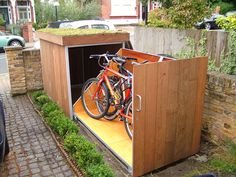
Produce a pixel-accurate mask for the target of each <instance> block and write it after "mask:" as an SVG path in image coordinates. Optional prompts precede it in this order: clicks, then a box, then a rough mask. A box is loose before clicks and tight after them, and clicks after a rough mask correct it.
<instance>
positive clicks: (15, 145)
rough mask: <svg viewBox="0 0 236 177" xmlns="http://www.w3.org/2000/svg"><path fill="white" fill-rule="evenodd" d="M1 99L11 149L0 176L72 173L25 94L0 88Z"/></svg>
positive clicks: (71, 174)
mask: <svg viewBox="0 0 236 177" xmlns="http://www.w3.org/2000/svg"><path fill="white" fill-rule="evenodd" d="M0 87H1V85H0ZM0 90H1V89H0ZM0 100H2V101H3V104H4V110H5V116H6V127H7V128H6V129H7V135H8V142H9V146H10V153H9V154H8V156H7V157H6V159H5V162H4V163H3V164H1V166H0V177H18V176H20V177H21V176H57V177H64V176H74V173H73V171H72V169H71V168H70V166H69V165H68V164H67V162H66V160H65V159H64V156H63V155H62V154H61V152H60V151H59V149H58V148H57V146H56V143H55V142H54V141H53V139H52V137H51V134H50V133H49V131H48V130H47V129H46V127H45V125H44V124H43V122H42V120H41V118H40V117H39V116H38V114H37V113H36V112H35V111H34V109H33V107H32V105H31V103H30V102H29V100H28V98H27V96H25V95H22V96H17V97H11V95H10V94H9V92H7V91H5V92H4V93H3V92H0Z"/></svg>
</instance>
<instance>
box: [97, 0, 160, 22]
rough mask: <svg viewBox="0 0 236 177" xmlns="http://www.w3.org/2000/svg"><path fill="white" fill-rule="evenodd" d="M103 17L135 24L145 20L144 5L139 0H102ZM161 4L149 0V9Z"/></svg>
mask: <svg viewBox="0 0 236 177" xmlns="http://www.w3.org/2000/svg"><path fill="white" fill-rule="evenodd" d="M100 3H101V6H102V18H103V19H105V20H109V21H111V22H112V23H114V24H134V23H139V22H141V21H143V19H144V15H145V14H144V8H145V7H144V6H143V5H142V3H141V2H140V1H139V0H119V1H118V0H101V1H100ZM159 6H161V4H160V3H159V2H152V0H149V1H148V11H150V10H152V9H155V8H157V7H159Z"/></svg>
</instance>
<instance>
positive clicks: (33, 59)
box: [5, 47, 43, 95]
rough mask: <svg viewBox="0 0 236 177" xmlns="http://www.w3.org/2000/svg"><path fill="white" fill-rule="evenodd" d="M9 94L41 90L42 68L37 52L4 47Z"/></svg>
mask: <svg viewBox="0 0 236 177" xmlns="http://www.w3.org/2000/svg"><path fill="white" fill-rule="evenodd" d="M5 51H6V56H7V62H8V70H9V77H10V85H11V94H12V95H18V94H24V93H26V92H27V91H32V90H39V89H42V88H43V81H42V66H41V59H40V51H39V50H35V49H33V50H28V49H27V50H23V49H22V47H6V48H5Z"/></svg>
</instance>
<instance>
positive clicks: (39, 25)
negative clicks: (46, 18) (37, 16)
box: [33, 22, 48, 30]
mask: <svg viewBox="0 0 236 177" xmlns="http://www.w3.org/2000/svg"><path fill="white" fill-rule="evenodd" d="M47 25H48V24H47V23H45V22H42V23H34V24H33V27H34V29H35V30H38V29H42V28H46V27H47Z"/></svg>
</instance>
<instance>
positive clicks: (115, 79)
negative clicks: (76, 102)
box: [81, 54, 136, 138]
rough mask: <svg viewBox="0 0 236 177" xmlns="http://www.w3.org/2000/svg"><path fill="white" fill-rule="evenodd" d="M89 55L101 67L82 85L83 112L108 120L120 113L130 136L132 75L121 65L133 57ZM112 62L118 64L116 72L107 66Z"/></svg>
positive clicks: (95, 117)
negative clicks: (96, 60) (98, 72)
mask: <svg viewBox="0 0 236 177" xmlns="http://www.w3.org/2000/svg"><path fill="white" fill-rule="evenodd" d="M90 58H98V64H99V66H101V67H102V68H103V70H101V73H100V74H99V76H98V77H97V78H90V79H89V80H87V81H86V82H85V83H84V85H83V88H82V94H81V98H82V104H83V107H84V109H85V111H86V113H87V114H88V115H89V116H90V117H92V118H94V119H100V118H102V117H104V118H105V119H107V120H113V119H115V118H116V117H117V116H118V115H119V116H120V118H121V120H123V121H124V124H125V129H126V131H127V133H128V135H129V137H130V138H132V134H133V126H132V125H133V123H132V94H131V92H132V77H133V74H132V73H131V72H130V71H128V70H127V69H125V67H124V64H125V63H126V60H136V59H134V58H127V57H120V56H117V55H110V54H102V55H91V56H90ZM102 59H104V60H102ZM111 62H114V63H116V64H117V66H118V69H119V70H118V71H116V70H114V69H112V68H110V64H111Z"/></svg>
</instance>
